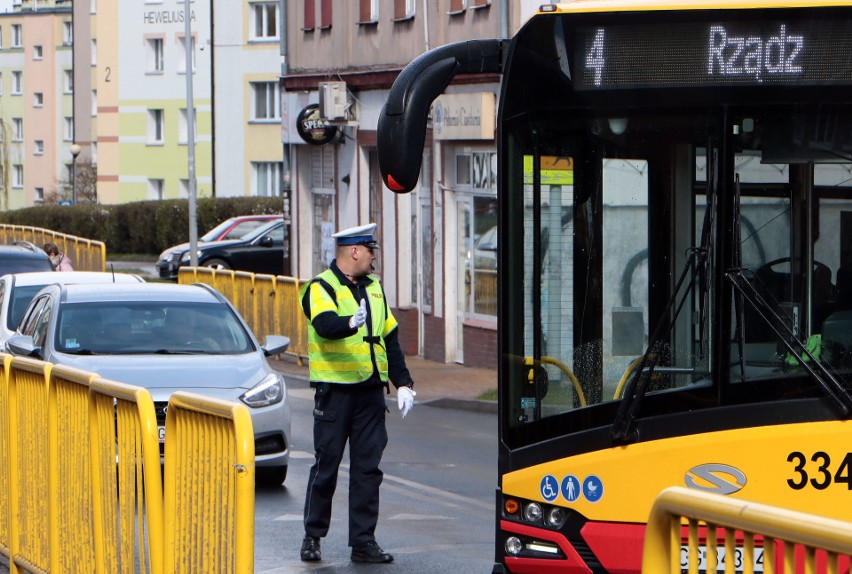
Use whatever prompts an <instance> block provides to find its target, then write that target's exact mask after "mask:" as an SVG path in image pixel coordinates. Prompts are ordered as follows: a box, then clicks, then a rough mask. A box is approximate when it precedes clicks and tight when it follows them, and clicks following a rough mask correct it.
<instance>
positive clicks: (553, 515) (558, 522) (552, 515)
mask: <svg viewBox="0 0 852 574" xmlns="http://www.w3.org/2000/svg"><path fill="white" fill-rule="evenodd" d="M567 518H568V513H567V512H565V509H564V508H560V507H558V506H555V507H553V508H551V509H550V512H548V513H547V525H548V526H550V527H551V528H557V529H558V528H562V525H563V524H565V520H566V519H567Z"/></svg>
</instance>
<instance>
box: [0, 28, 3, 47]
mask: <svg viewBox="0 0 852 574" xmlns="http://www.w3.org/2000/svg"><path fill="white" fill-rule="evenodd" d="M2 47H3V28H0V48H2Z"/></svg>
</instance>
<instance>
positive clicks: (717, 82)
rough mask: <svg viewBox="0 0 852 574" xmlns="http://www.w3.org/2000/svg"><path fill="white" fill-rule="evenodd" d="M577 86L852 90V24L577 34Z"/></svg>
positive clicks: (630, 28) (724, 25)
mask: <svg viewBox="0 0 852 574" xmlns="http://www.w3.org/2000/svg"><path fill="white" fill-rule="evenodd" d="M574 64H575V66H574V87H575V89H576V90H613V89H641V88H661V87H706V86H750V85H753V86H762V85H819V84H823V83H825V84H829V83H831V84H835V83H841V84H844V83H845V84H852V21H850V20H847V19H837V20H796V19H790V20H787V21H785V20H771V21H766V20H765V21H745V22H744V21H729V22H726V21H713V22H700V23H678V24H671V25H669V24H636V25H612V26H591V27H581V28H576V29H575V44H574Z"/></svg>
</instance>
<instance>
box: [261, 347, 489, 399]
mask: <svg viewBox="0 0 852 574" xmlns="http://www.w3.org/2000/svg"><path fill="white" fill-rule="evenodd" d="M405 362H406V364H407V365H408V370H409V371H410V372H411V378H413V379H414V390H415V391H416V392H417V402H418V403H419V404H424V403H427V402H428V403H429V404H430V405H431V406H434V407H444V408H456V409H466V410H476V411H482V412H492V413H496V412H497V402H496V401H493V400H480V399H479V398H478V397H479V396H480V395H482V393H484V392H486V391H489V390H493V391H496V390H497V371H496V370H492V369H476V368H472V367H465V366H464V365H457V364H455V363H438V362H435V361H427V360H425V359H423V358H421V357H406V358H405ZM269 363H270V365H272V367H273V368H274V369H275V370H277V371H279V372H281V373H283V374H284V377H285V378H286V380H287V384H288V385H289V386H290V387H293V388H307V387H308V386H309V384H308V367H307V361H304V364H303V365H299V364H298V363H297V361H296V358H295V357H291V356H289V355H283V356H282V358H281V360H270V362H269ZM391 392H393V391H391Z"/></svg>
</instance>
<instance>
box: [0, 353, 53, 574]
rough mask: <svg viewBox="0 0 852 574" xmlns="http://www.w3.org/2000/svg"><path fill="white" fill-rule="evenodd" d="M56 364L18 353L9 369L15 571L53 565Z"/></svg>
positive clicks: (12, 562)
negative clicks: (50, 410) (50, 405)
mask: <svg viewBox="0 0 852 574" xmlns="http://www.w3.org/2000/svg"><path fill="white" fill-rule="evenodd" d="M52 367H53V365H51V364H50V363H45V362H44V361H37V360H35V359H28V358H22V357H15V358H13V359H12V362H11V367H10V369H9V387H8V399H9V405H8V406H9V435H10V436H9V462H10V465H11V468H10V469H9V476H10V484H11V493H10V494H11V504H10V512H11V516H12V519H11V549H10V550H11V551H10V554H11V556H10V557H9V564H10V570H11V572H12V574H16V573H17V572H19V569H18V567H23V568H25V569H26V570H27V571H28V572H34V573H42V572H47V571H48V569H49V560H50V556H49V552H50V550H49V546H48V541H49V536H45V534H46V533H47V532H49V531H50V529H49V521H48V493H49V484H48V476H49V465H48V461H49V460H50V458H49V452H48V448H49V447H48V425H47V421H48V415H47V398H48V397H47V394H48V381H49V376H50V370H51V368H52ZM24 479H26V480H24Z"/></svg>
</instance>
